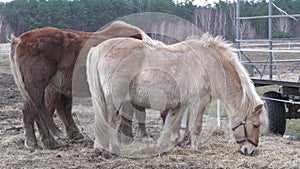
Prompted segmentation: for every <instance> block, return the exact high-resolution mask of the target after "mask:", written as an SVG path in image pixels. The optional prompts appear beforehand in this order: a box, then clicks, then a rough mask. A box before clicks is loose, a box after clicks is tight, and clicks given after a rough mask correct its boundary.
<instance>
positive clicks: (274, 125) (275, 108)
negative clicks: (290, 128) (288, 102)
mask: <svg viewBox="0 0 300 169" xmlns="http://www.w3.org/2000/svg"><path fill="white" fill-rule="evenodd" d="M263 96H264V97H269V98H273V99H282V97H281V95H280V93H277V92H274V91H269V92H266V93H264V94H263ZM265 101H266V103H267V107H268V116H269V131H270V132H271V133H274V134H280V135H282V136H283V134H284V132H285V126H286V118H285V107H284V103H283V102H278V101H274V100H268V99H266V100H265Z"/></svg>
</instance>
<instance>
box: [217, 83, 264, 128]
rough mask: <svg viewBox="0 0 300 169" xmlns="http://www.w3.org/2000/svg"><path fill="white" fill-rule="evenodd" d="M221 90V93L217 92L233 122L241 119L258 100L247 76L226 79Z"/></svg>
mask: <svg viewBox="0 0 300 169" xmlns="http://www.w3.org/2000/svg"><path fill="white" fill-rule="evenodd" d="M243 80H244V81H243ZM245 80H247V81H245ZM221 92H223V95H220V94H219V96H220V97H219V98H220V100H221V101H222V102H223V103H224V104H225V106H226V108H227V109H228V111H229V112H230V116H231V120H232V122H233V123H238V122H240V121H242V120H243V119H244V118H245V117H246V116H247V115H248V114H249V113H251V112H252V111H253V110H254V107H255V106H256V105H258V104H259V102H260V98H259V96H258V95H257V93H256V91H255V88H254V86H253V84H251V82H250V80H249V79H247V78H245V79H235V80H234V79H228V80H226V87H225V88H224V90H222V91H221Z"/></svg>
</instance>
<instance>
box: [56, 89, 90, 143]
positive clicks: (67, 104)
mask: <svg viewBox="0 0 300 169" xmlns="http://www.w3.org/2000/svg"><path fill="white" fill-rule="evenodd" d="M56 110H57V113H58V115H59V117H60V118H61V120H62V121H63V123H64V125H65V128H66V132H67V137H68V139H69V140H80V139H83V138H84V137H83V135H82V134H81V133H80V131H79V129H78V127H77V125H76V124H75V122H74V119H73V117H72V98H70V97H68V96H64V95H62V94H60V95H59V97H58V99H57V100H56Z"/></svg>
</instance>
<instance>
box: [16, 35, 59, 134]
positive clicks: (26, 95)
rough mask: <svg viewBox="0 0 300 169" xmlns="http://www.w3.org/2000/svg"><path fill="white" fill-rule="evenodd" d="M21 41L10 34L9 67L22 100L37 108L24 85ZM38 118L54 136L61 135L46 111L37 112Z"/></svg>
mask: <svg viewBox="0 0 300 169" xmlns="http://www.w3.org/2000/svg"><path fill="white" fill-rule="evenodd" d="M21 42H22V40H21V38H19V37H15V36H14V35H11V42H10V44H11V51H10V68H11V71H12V74H13V77H14V80H15V83H16V84H17V87H18V89H19V91H20V93H21V96H22V98H23V102H24V103H28V104H29V106H30V107H33V108H34V109H36V110H38V106H37V105H35V104H34V102H33V100H32V99H31V97H30V94H29V93H28V91H27V89H26V87H25V83H24V78H23V75H22V72H21V69H20V64H19V54H18V46H19V45H20V43H21ZM40 115H41V116H40ZM38 118H41V120H42V121H43V122H44V123H45V124H46V125H47V127H49V129H50V130H51V131H52V133H53V134H55V135H56V136H61V131H60V130H59V128H58V127H57V126H56V125H55V123H54V121H53V118H52V117H51V116H50V114H49V113H48V112H47V111H46V113H44V111H42V113H41V114H40V113H38Z"/></svg>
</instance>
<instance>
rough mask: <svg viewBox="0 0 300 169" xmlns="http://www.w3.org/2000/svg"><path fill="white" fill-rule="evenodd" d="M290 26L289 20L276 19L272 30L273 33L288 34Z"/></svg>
mask: <svg viewBox="0 0 300 169" xmlns="http://www.w3.org/2000/svg"><path fill="white" fill-rule="evenodd" d="M291 28H292V24H291V22H290V20H289V18H278V19H276V24H274V27H273V30H274V31H275V32H290V31H291Z"/></svg>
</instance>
